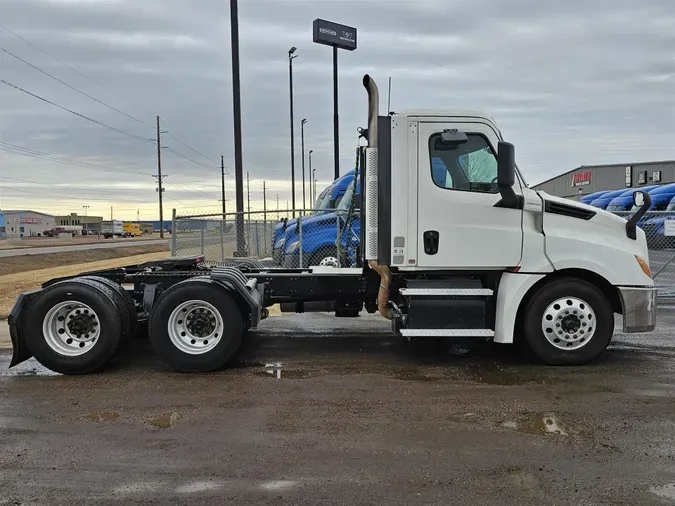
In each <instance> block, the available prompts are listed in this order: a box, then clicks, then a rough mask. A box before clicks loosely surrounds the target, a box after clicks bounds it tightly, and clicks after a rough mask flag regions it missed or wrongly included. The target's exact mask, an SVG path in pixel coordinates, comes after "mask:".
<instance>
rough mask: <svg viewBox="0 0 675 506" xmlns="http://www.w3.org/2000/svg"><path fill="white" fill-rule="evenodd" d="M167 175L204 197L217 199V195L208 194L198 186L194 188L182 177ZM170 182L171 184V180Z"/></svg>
mask: <svg viewBox="0 0 675 506" xmlns="http://www.w3.org/2000/svg"><path fill="white" fill-rule="evenodd" d="M167 177H170V178H171V179H173V180H174V181H176V182H177V183H180V184H181V185H183V186H185V187H186V188H189V189H190V190H191V191H193V192H196V193H199V194H200V195H203V196H204V197H206V198H208V199H215V197H214V196H213V195H208V194H206V193H204V192H203V191H201V190H198V189H197V188H194V187H192V186H190V185H189V184H187V183H184V182H183V181H181V180H180V179H178V178H177V177H175V176H167ZM169 184H171V182H169ZM172 186H174V185H172Z"/></svg>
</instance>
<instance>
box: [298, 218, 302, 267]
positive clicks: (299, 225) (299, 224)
mask: <svg viewBox="0 0 675 506" xmlns="http://www.w3.org/2000/svg"><path fill="white" fill-rule="evenodd" d="M298 234H299V235H300V250H299V251H300V257H299V261H300V265H298V267H300V268H301V269H302V266H303V263H302V250H303V244H302V214H301V213H298Z"/></svg>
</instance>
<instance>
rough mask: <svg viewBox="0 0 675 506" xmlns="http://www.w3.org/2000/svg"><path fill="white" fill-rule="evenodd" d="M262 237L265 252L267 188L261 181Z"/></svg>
mask: <svg viewBox="0 0 675 506" xmlns="http://www.w3.org/2000/svg"><path fill="white" fill-rule="evenodd" d="M263 237H264V241H265V252H267V188H266V187H265V181H263Z"/></svg>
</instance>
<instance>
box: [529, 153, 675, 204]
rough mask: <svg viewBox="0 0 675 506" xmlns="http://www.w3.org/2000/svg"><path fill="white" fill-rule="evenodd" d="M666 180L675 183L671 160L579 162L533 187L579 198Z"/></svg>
mask: <svg viewBox="0 0 675 506" xmlns="http://www.w3.org/2000/svg"><path fill="white" fill-rule="evenodd" d="M669 183H675V161H665V162H641V163H630V164H614V165H582V166H581V167H579V168H576V169H573V170H571V171H569V172H565V173H564V174H560V175H559V176H556V177H554V178H551V179H549V180H547V181H544V182H543V183H539V184H537V185H534V186H533V188H534V189H535V190H543V191H545V192H546V193H548V194H550V195H555V196H557V197H564V198H569V199H579V198H581V197H583V196H584V195H588V194H590V193H595V192H597V191H601V190H620V189H622V188H640V187H641V186H646V185H652V184H669Z"/></svg>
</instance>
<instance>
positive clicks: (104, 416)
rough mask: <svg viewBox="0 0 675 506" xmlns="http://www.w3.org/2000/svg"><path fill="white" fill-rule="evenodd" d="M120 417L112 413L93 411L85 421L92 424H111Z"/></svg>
mask: <svg viewBox="0 0 675 506" xmlns="http://www.w3.org/2000/svg"><path fill="white" fill-rule="evenodd" d="M119 417H120V414H119V413H115V412H114V411H95V412H93V413H89V414H88V415H87V420H89V421H92V422H112V421H113V420H117V419H118V418H119Z"/></svg>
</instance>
